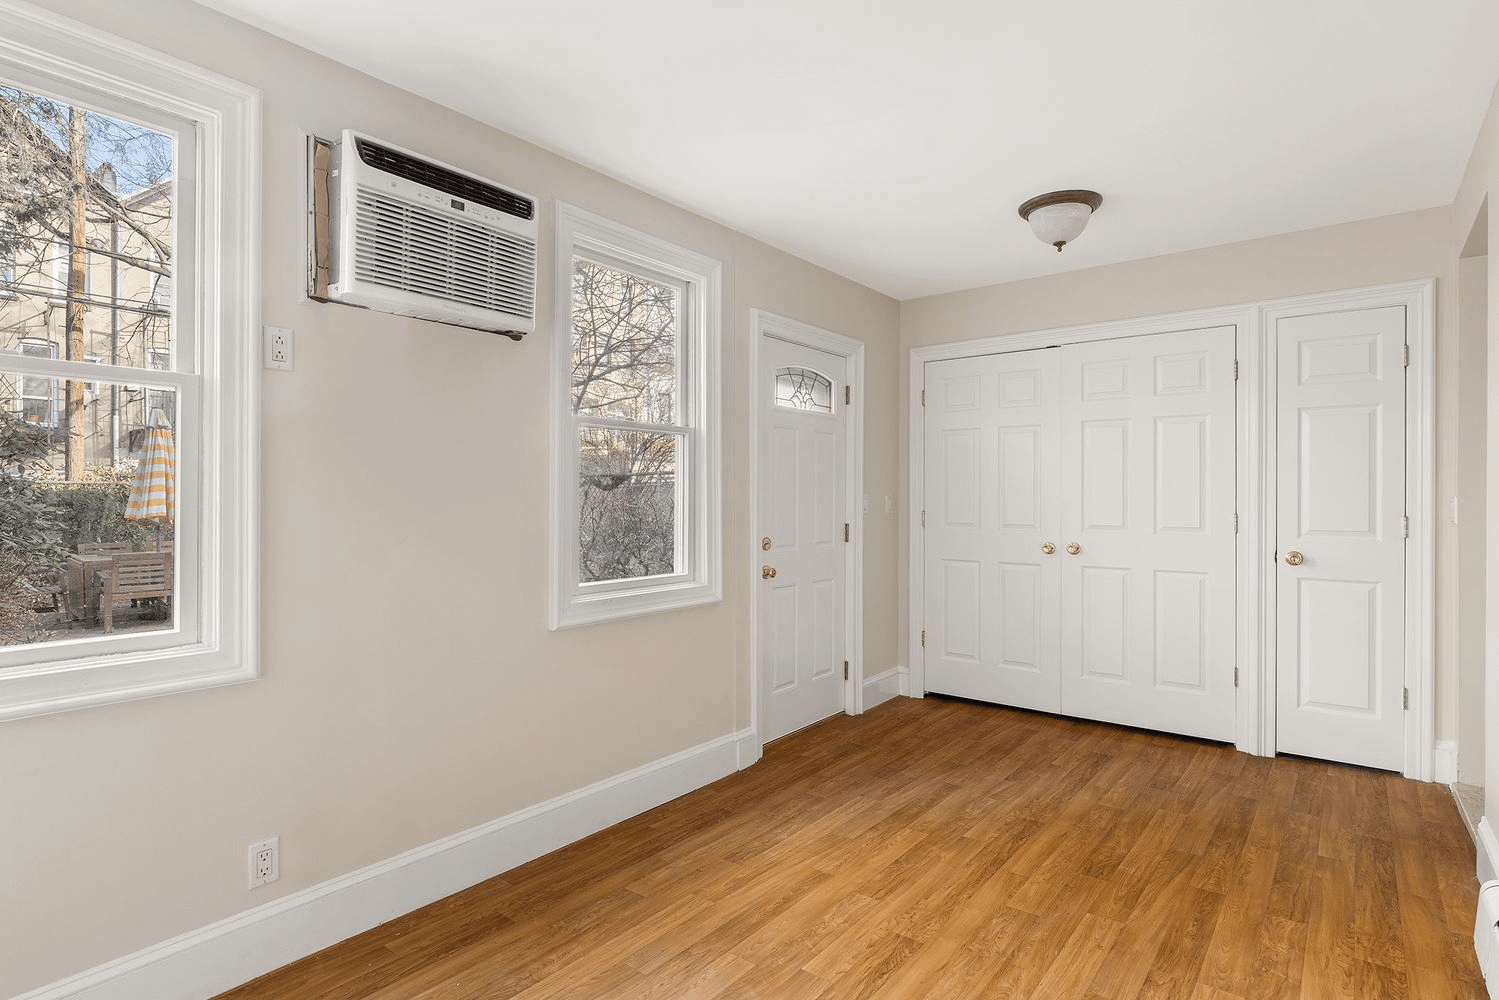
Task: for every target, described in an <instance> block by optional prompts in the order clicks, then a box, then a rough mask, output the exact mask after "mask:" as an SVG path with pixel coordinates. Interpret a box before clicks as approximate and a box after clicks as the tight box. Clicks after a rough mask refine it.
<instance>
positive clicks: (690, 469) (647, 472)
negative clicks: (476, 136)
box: [551, 205, 723, 628]
mask: <svg viewBox="0 0 1499 1000" xmlns="http://www.w3.org/2000/svg"><path fill="white" fill-rule="evenodd" d="M720 270H721V268H720V265H719V263H718V262H717V261H714V260H711V259H709V258H706V257H703V256H700V255H698V254H695V253H692V252H691V251H688V250H684V249H682V248H680V247H676V246H673V245H672V244H670V243H667V242H665V241H662V240H658V239H656V238H654V237H651V236H647V235H646V234H644V233H640V232H637V231H635V230H632V229H627V228H625V227H624V226H620V225H617V224H615V223H612V222H609V221H607V220H605V219H602V218H600V217H598V216H595V215H592V214H590V213H587V212H584V211H582V210H581V209H577V208H574V207H572V206H570V205H559V206H558V209H557V271H556V273H557V274H558V275H561V276H563V277H562V278H561V280H559V281H558V287H557V305H556V316H557V317H558V326H559V329H558V330H557V334H556V337H555V350H556V355H555V358H554V370H555V382H554V386H553V390H554V392H555V394H556V397H557V406H556V409H555V413H556V421H555V428H556V429H555V434H554V449H555V461H554V468H555V469H556V480H555V482H554V484H553V502H552V539H551V541H552V560H551V562H552V615H551V624H552V627H553V628H564V627H568V626H573V625H583V624H588V623H591V622H598V621H607V620H610V619H615V618H622V617H627V616H630V615H638V614H646V613H649V612H653V611H664V610H667V609H671V608H681V607H688V606H690V605H694V604H702V603H706V602H709V601H716V600H719V599H721V598H722V596H723V581H722V575H721V569H720V563H721V552H722V541H721V531H720V514H719V494H720V489H719V456H718V447H719V445H718V341H719V280H720V278H719V274H720Z"/></svg>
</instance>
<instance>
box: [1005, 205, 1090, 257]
mask: <svg viewBox="0 0 1499 1000" xmlns="http://www.w3.org/2000/svg"><path fill="white" fill-rule="evenodd" d="M1102 204H1103V195H1101V194H1099V193H1098V192H1097V191H1051V192H1049V193H1047V194H1038V195H1036V197H1034V198H1032V199H1031V200H1030V201H1028V202H1026V203H1025V204H1024V205H1021V206H1020V217H1021V218H1022V219H1024V220H1025V221H1026V222H1029V223H1030V224H1031V232H1033V233H1035V234H1036V239H1038V240H1040V241H1041V242H1042V243H1049V244H1051V245H1052V246H1054V247H1056V248H1057V253H1061V252H1062V247H1064V246H1066V245H1067V244H1068V243H1071V242H1072V241H1073V240H1075V239H1077V238H1078V237H1079V236H1081V235H1082V232H1083V227H1085V226H1086V225H1087V224H1088V218H1089V217H1090V216H1091V215H1092V214H1093V213H1094V212H1096V211H1098V206H1099V205H1102Z"/></svg>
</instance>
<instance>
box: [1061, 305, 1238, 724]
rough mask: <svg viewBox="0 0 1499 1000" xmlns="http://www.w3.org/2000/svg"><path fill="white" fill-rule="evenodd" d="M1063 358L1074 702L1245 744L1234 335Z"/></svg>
mask: <svg viewBox="0 0 1499 1000" xmlns="http://www.w3.org/2000/svg"><path fill="white" fill-rule="evenodd" d="M1060 353H1061V356H1062V378H1061V392H1062V413H1063V416H1062V435H1061V453H1062V455H1063V462H1062V490H1061V496H1060V501H1061V508H1062V535H1063V539H1064V541H1065V542H1066V549H1065V550H1064V552H1065V555H1064V556H1063V557H1062V616H1061V617H1062V650H1061V653H1062V668H1061V677H1062V710H1063V711H1064V712H1066V713H1067V714H1068V715H1076V716H1080V717H1083V718H1088V719H1099V720H1103V721H1107V722H1117V723H1122V724H1125V725H1131V726H1141V727H1144V728H1147V729H1157V730H1162V731H1164V732H1172V733H1181V734H1183V735H1188V736H1201V737H1205V738H1208V739H1215V740H1225V741H1227V740H1232V739H1233V738H1234V708H1235V698H1234V647H1235V642H1234V639H1235V635H1234V629H1235V620H1236V615H1235V601H1234V597H1235V590H1234V585H1235V551H1234V500H1235V497H1234V490H1235V465H1236V463H1235V428H1234V410H1235V407H1234V375H1233V369H1234V329H1233V327H1219V328H1217V329H1211V330H1192V331H1187V332H1181V333H1162V334H1156V335H1153V336H1148V337H1130V338H1126V339H1120V340H1109V341H1100V342H1097V343H1091V344H1077V345H1073V346H1070V347H1066V348H1063V349H1062V350H1061V352H1060Z"/></svg>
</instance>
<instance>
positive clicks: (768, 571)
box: [760, 566, 776, 580]
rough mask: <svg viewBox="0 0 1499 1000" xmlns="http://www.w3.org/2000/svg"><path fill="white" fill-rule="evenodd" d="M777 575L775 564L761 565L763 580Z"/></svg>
mask: <svg viewBox="0 0 1499 1000" xmlns="http://www.w3.org/2000/svg"><path fill="white" fill-rule="evenodd" d="M775 575H776V568H775V567H774V566H761V567H760V579H762V580H774V579H775Z"/></svg>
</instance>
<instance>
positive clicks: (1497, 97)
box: [1449, 88, 1499, 860]
mask: <svg viewBox="0 0 1499 1000" xmlns="http://www.w3.org/2000/svg"><path fill="white" fill-rule="evenodd" d="M1493 194H1499V88H1496V89H1495V93H1494V96H1493V97H1492V98H1491V99H1490V101H1489V110H1488V114H1487V115H1485V116H1484V120H1483V127H1482V128H1481V129H1480V130H1479V133H1478V139H1477V141H1476V142H1474V144H1473V155H1472V156H1471V157H1470V158H1469V160H1468V166H1467V169H1466V170H1465V171H1464V172H1463V179H1462V183H1461V184H1460V185H1458V189H1457V199H1456V201H1455V203H1454V206H1453V209H1454V212H1453V226H1452V232H1451V234H1450V235H1449V241H1450V243H1451V246H1452V253H1453V256H1458V255H1459V254H1462V253H1464V252H1467V253H1470V254H1471V253H1476V252H1478V251H1481V250H1482V251H1488V253H1487V257H1488V269H1487V281H1486V282H1485V283H1484V287H1485V297H1486V298H1487V302H1488V310H1487V311H1488V396H1489V397H1490V398H1493V397H1494V396H1495V395H1496V394H1499V253H1495V252H1493V251H1494V249H1495V248H1496V247H1499V240H1496V233H1495V228H1496V226H1499V212H1495V211H1492V208H1493V207H1494V206H1492V205H1490V204H1489V203H1490V202H1491V201H1493V200H1495V199H1493V198H1491V197H1490V195H1493ZM1486 206H1487V209H1488V210H1486ZM1480 220H1482V223H1480ZM1476 224H1486V225H1487V228H1488V232H1487V234H1486V236H1485V235H1484V234H1478V235H1476V236H1475V234H1474V227H1475V225H1476ZM1470 241H1472V242H1470ZM1487 425H1488V434H1487V440H1486V442H1485V449H1486V451H1487V462H1486V463H1485V464H1486V467H1487V469H1488V481H1487V483H1486V487H1487V489H1486V496H1485V498H1484V502H1485V507H1486V512H1487V519H1486V522H1485V527H1486V529H1487V531H1486V537H1485V550H1486V552H1487V567H1486V569H1487V573H1486V576H1485V589H1484V604H1485V606H1486V610H1487V614H1486V615H1485V633H1486V641H1485V644H1484V649H1485V657H1484V664H1485V666H1484V681H1483V689H1484V694H1483V697H1484V737H1485V738H1484V775H1483V777H1484V780H1483V785H1484V789H1485V791H1486V800H1485V803H1484V810H1483V811H1484V815H1485V817H1487V818H1488V819H1489V821H1490V822H1491V823H1493V822H1495V821H1496V820H1499V737H1495V736H1494V730H1495V727H1496V726H1499V406H1490V407H1488V419H1487ZM1491 860H1499V859H1491Z"/></svg>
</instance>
